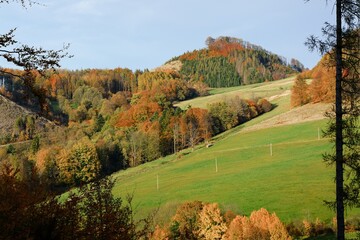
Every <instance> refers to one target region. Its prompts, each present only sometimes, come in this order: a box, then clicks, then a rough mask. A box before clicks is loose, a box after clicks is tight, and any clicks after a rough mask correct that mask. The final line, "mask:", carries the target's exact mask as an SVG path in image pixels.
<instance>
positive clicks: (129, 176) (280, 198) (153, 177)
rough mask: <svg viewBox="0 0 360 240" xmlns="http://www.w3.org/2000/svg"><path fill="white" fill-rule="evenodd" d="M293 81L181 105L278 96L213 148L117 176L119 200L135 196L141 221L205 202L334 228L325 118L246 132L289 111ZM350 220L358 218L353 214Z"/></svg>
mask: <svg viewBox="0 0 360 240" xmlns="http://www.w3.org/2000/svg"><path fill="white" fill-rule="evenodd" d="M292 83H293V78H290V79H284V80H280V81H276V82H271V83H263V84H256V85H251V86H242V87H236V88H230V89H216V90H213V91H212V92H211V94H213V95H210V96H208V97H203V98H197V99H193V100H191V101H187V102H182V103H179V104H178V106H180V107H186V106H188V105H189V104H190V105H191V106H192V107H206V104H207V103H209V102H212V101H219V100H222V99H226V98H227V97H231V96H235V95H239V96H241V97H243V98H247V97H252V96H258V97H271V96H275V95H278V96H279V97H277V98H275V99H273V100H272V101H271V102H272V104H273V105H274V106H275V108H274V109H273V110H272V111H270V112H268V113H266V114H264V115H261V116H259V117H257V118H255V119H253V120H251V121H249V122H247V123H245V124H243V125H240V126H238V127H236V128H234V129H231V130H230V131H227V132H225V133H223V134H221V135H219V136H216V137H214V138H213V142H214V145H213V146H212V147H209V148H206V147H205V146H204V144H202V145H199V146H198V147H197V148H196V149H195V151H194V152H191V150H184V151H182V152H179V153H178V154H177V155H170V156H167V157H164V158H160V159H158V160H156V161H153V162H149V163H146V164H143V165H141V166H138V167H135V168H131V169H127V170H125V171H120V172H117V173H115V174H114V175H113V176H114V177H115V178H116V184H115V187H114V189H113V191H114V194H115V196H121V197H125V196H126V195H127V194H130V195H133V197H134V198H133V205H134V207H135V212H137V216H138V217H143V216H145V215H147V214H148V213H150V212H151V211H155V210H156V211H157V215H156V221H157V222H158V223H166V222H168V221H169V219H170V217H171V216H173V215H174V214H175V211H176V208H177V206H178V205H179V204H181V203H183V202H185V201H194V200H200V201H204V202H217V203H219V205H220V207H221V209H222V210H223V211H227V210H231V211H233V212H235V213H237V214H245V215H249V214H250V213H251V212H252V211H253V210H258V209H260V208H266V209H267V210H269V211H270V212H276V214H277V215H278V216H279V217H280V218H281V220H282V221H284V222H291V221H302V220H303V219H308V220H311V221H315V219H316V218H319V219H321V220H322V221H326V222H328V223H329V222H331V220H332V218H333V217H334V216H335V214H334V212H332V211H331V210H330V209H328V208H327V207H326V206H325V205H324V204H323V201H324V200H333V199H334V198H335V184H334V168H333V167H331V166H327V165H325V163H324V162H323V161H322V154H323V153H325V152H328V151H331V150H332V145H331V143H330V142H329V139H323V138H320V139H319V138H318V131H319V129H324V128H325V126H326V123H327V120H317V121H312V122H305V123H298V124H293V125H283V126H274V127H271V128H266V129H258V130H253V131H246V130H245V129H246V127H249V126H252V125H256V124H261V121H264V120H267V119H270V118H272V117H274V116H276V115H279V114H282V113H285V112H287V111H289V110H290V96H289V95H288V94H284V92H286V91H287V90H289V89H291V85H292ZM347 214H348V217H350V216H353V215H357V214H359V211H357V212H354V211H352V212H348V213H347Z"/></svg>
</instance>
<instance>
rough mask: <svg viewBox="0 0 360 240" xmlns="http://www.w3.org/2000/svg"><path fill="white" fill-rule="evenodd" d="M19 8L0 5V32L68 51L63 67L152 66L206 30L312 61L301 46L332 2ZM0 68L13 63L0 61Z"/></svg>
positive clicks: (149, 1)
mask: <svg viewBox="0 0 360 240" xmlns="http://www.w3.org/2000/svg"><path fill="white" fill-rule="evenodd" d="M37 2H39V3H41V5H33V6H31V7H27V8H22V7H21V6H20V5H19V4H17V3H11V4H8V5H7V4H1V5H0V23H1V24H0V34H4V33H6V32H7V31H8V30H9V29H12V28H17V30H16V32H15V34H16V39H17V40H18V41H19V42H21V43H24V44H29V45H33V46H41V47H43V48H45V49H61V48H62V47H63V45H64V44H68V43H69V44H70V49H69V50H68V51H69V53H70V54H72V55H74V57H73V58H70V59H64V60H62V62H61V65H62V68H66V69H71V70H75V69H87V68H101V69H113V68H117V67H122V68H130V69H132V70H136V69H140V70H144V69H153V68H155V67H158V66H161V65H162V64H164V63H165V62H166V61H168V60H170V59H171V58H173V57H175V56H179V55H181V54H183V53H184V52H187V51H192V50H195V49H201V48H205V47H206V45H205V40H206V38H207V37H209V36H211V37H213V38H217V37H219V36H230V37H236V38H241V39H243V40H245V41H248V42H250V43H253V44H256V45H260V46H262V47H263V48H265V49H266V50H268V51H270V52H273V53H276V54H278V55H281V56H284V57H286V58H287V59H288V61H290V59H291V58H296V59H298V60H299V61H300V62H302V63H303V64H304V65H305V67H307V68H312V67H314V66H315V65H316V63H317V62H318V61H319V60H320V58H321V56H320V55H319V53H317V52H313V53H311V52H309V50H308V49H307V47H306V46H305V45H304V42H305V41H306V39H307V37H309V36H310V35H316V36H320V37H321V28H322V27H323V25H324V23H325V22H329V23H334V21H335V13H334V10H333V5H332V4H333V1H328V3H326V2H327V1H325V0H312V1H309V2H305V1H304V0H250V1H248V0H221V1H219V0H37ZM0 66H1V67H12V66H11V65H9V64H8V63H6V61H4V60H2V59H1V60H0Z"/></svg>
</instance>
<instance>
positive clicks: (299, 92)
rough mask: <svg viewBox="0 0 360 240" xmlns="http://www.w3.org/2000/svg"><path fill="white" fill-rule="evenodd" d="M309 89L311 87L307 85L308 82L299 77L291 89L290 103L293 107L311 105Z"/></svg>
mask: <svg viewBox="0 0 360 240" xmlns="http://www.w3.org/2000/svg"><path fill="white" fill-rule="evenodd" d="M308 88H309V86H308V85H307V83H306V80H305V79H304V78H302V77H300V75H298V76H297V77H296V79H295V81H294V85H293V87H292V89H291V99H290V101H291V106H292V107H297V106H302V105H305V104H307V103H309V101H310V97H309V92H308Z"/></svg>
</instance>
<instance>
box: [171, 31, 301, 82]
mask: <svg viewBox="0 0 360 240" xmlns="http://www.w3.org/2000/svg"><path fill="white" fill-rule="evenodd" d="M206 44H207V45H208V48H206V49H201V50H195V51H193V52H188V53H185V54H183V55H181V56H179V57H178V58H174V59H173V60H176V59H179V60H181V62H182V63H183V66H182V67H181V70H180V73H181V74H182V75H183V76H184V78H185V79H187V80H189V81H202V82H205V83H206V84H207V85H209V86H210V87H233V86H239V85H245V84H252V83H259V82H265V81H273V80H278V79H281V78H285V77H287V76H289V75H292V74H296V73H299V72H301V71H303V70H304V66H303V65H302V64H301V63H300V62H299V61H298V60H296V59H291V61H290V63H289V64H288V63H287V60H286V59H285V58H283V57H281V56H278V55H276V54H273V53H271V52H269V51H266V50H265V49H263V48H261V47H259V46H256V45H253V44H250V43H248V42H245V41H243V40H241V39H236V38H230V37H219V38H217V39H213V38H211V37H209V38H208V39H207V40H206Z"/></svg>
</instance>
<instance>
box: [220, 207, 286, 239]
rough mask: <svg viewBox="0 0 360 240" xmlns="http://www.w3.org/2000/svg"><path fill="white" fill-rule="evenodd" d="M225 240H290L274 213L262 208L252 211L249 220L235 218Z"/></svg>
mask: <svg viewBox="0 0 360 240" xmlns="http://www.w3.org/2000/svg"><path fill="white" fill-rule="evenodd" d="M224 239H226V240H235V239H236V240H245V239H269V240H270V239H279V240H290V239H291V237H290V236H289V234H288V232H287V230H286V228H285V226H284V224H283V223H282V222H281V221H280V219H279V218H278V217H277V216H276V214H275V213H273V214H270V213H269V212H268V211H267V210H266V209H264V208H262V209H260V210H258V211H253V212H252V213H251V215H250V217H249V218H247V217H245V216H236V217H235V218H234V219H233V221H232V222H231V223H230V225H229V228H228V230H227V232H226V234H225V236H224Z"/></svg>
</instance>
